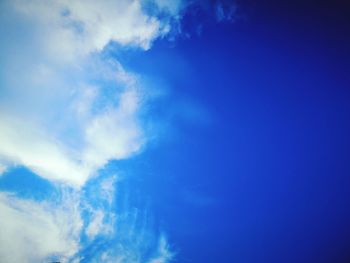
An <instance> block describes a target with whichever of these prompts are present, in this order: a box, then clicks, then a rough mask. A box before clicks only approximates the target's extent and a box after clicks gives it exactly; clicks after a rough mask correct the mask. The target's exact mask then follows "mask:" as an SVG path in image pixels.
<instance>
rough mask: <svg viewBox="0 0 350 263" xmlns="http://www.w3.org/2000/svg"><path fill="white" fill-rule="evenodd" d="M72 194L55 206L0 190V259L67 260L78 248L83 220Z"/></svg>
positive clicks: (10, 260)
mask: <svg viewBox="0 0 350 263" xmlns="http://www.w3.org/2000/svg"><path fill="white" fill-rule="evenodd" d="M74 201H75V200H74V198H72V196H71V197H70V198H69V199H67V200H64V201H62V202H61V203H60V204H59V205H58V206H57V204H54V203H52V202H41V203H38V202H34V201H29V200H22V199H19V198H17V197H15V196H13V195H11V194H9V193H0V213H1V217H0V224H1V229H0V257H1V260H2V261H3V262H14V263H16V262H41V261H42V260H44V259H45V258H47V257H48V256H50V255H56V256H58V257H59V258H61V260H62V262H66V259H68V258H69V257H70V256H72V255H74V254H75V253H76V252H77V251H78V249H79V234H80V230H81V228H82V220H81V217H80V213H79V212H78V207H77V203H76V202H74Z"/></svg>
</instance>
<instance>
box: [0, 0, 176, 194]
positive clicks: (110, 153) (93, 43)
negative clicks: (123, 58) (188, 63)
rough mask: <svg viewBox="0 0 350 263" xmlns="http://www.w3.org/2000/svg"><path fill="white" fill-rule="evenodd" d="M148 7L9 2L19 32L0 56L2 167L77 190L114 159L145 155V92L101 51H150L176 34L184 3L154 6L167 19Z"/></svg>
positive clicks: (7, 20)
mask: <svg viewBox="0 0 350 263" xmlns="http://www.w3.org/2000/svg"><path fill="white" fill-rule="evenodd" d="M148 2H149V1H148ZM145 4H146V1H138V0H134V1H128V0H118V1H115V0H105V1H92V0H88V1H82V0H75V1H66V0H54V1H44V2H43V1H39V0H29V1H24V0H15V1H4V2H3V3H2V4H1V5H2V10H3V11H2V12H3V13H2V15H1V17H0V19H1V22H2V24H3V25H4V26H5V27H6V28H7V30H10V31H11V34H12V35H13V37H11V38H6V39H5V41H4V42H3V43H2V46H1V51H0V52H1V53H2V54H1V55H2V57H3V59H4V61H3V62H2V63H3V66H2V67H1V75H2V76H3V79H2V84H3V85H2V88H1V91H0V92H1V95H2V96H1V98H0V102H1V107H0V110H1V123H0V125H1V131H0V163H2V166H1V167H5V165H6V167H11V166H13V165H24V166H26V167H28V168H29V169H31V170H32V171H34V172H35V173H37V174H38V175H40V176H42V177H44V178H46V179H49V180H52V181H62V182H65V183H68V184H71V185H75V186H78V187H79V186H81V185H83V184H84V183H85V182H86V180H87V179H88V178H90V177H91V175H93V174H94V173H95V172H96V171H97V170H98V169H99V168H101V167H103V166H104V165H105V164H106V163H107V162H108V161H109V160H112V159H116V160H118V159H124V158H127V157H129V156H131V155H133V154H135V153H137V152H139V151H140V149H142V147H143V145H144V143H145V142H146V141H147V138H146V137H145V136H144V134H143V129H142V125H140V119H139V113H140V112H141V110H142V103H143V101H144V100H145V98H146V97H147V92H146V91H145V90H142V88H141V85H139V82H138V78H137V76H136V75H135V74H132V73H130V72H127V71H125V70H124V69H123V66H122V65H121V64H120V63H119V62H118V61H117V60H116V59H115V58H109V59H105V58H104V57H103V55H102V51H103V50H104V48H105V47H106V46H107V45H108V44H109V43H112V42H114V43H118V44H119V45H121V46H132V47H136V48H141V49H148V48H150V46H151V44H152V41H154V40H155V39H156V38H158V37H161V36H163V35H164V34H166V33H167V32H168V31H169V28H170V22H169V19H166V17H168V18H169V17H176V16H177V12H179V10H180V1H175V2H172V1H164V0H157V1H155V2H154V4H155V5H156V6H157V10H158V11H159V12H161V13H162V14H164V13H165V14H167V15H166V16H164V15H162V17H163V18H162V19H160V18H158V17H157V14H153V15H149V14H147V13H146V12H145V8H144V5H145ZM4 10H6V11H4ZM5 12H6V13H7V14H8V15H4V13H5ZM19 29H20V30H19ZM1 33H2V34H4V33H5V32H1ZM9 51H11V52H9ZM1 170H4V168H2V169H1Z"/></svg>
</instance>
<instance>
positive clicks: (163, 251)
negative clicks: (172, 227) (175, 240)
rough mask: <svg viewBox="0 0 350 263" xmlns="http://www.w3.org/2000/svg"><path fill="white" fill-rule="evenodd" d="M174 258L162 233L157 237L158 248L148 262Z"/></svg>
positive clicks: (156, 262) (161, 262) (160, 262)
mask: <svg viewBox="0 0 350 263" xmlns="http://www.w3.org/2000/svg"><path fill="white" fill-rule="evenodd" d="M173 258H174V253H173V252H171V251H170V250H169V245H168V242H167V240H166V238H165V236H164V235H162V236H161V237H160V239H159V244H158V250H157V253H156V256H154V257H153V258H152V259H151V260H150V261H149V262H148V263H166V262H169V261H170V260H171V259H173Z"/></svg>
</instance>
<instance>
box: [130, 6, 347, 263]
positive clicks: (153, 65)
mask: <svg viewBox="0 0 350 263" xmlns="http://www.w3.org/2000/svg"><path fill="white" fill-rule="evenodd" d="M236 5H237V7H238V9H237V12H236V18H235V21H233V22H223V23H217V21H216V20H215V17H214V15H213V14H212V13H210V12H209V11H206V9H205V8H204V9H203V8H202V9H201V8H198V10H194V9H192V11H191V12H188V14H187V15H186V16H185V20H184V31H186V30H189V32H192V34H191V35H190V37H189V38H190V39H189V40H188V39H184V40H179V41H178V42H177V43H175V44H174V45H175V47H173V48H172V47H170V48H169V44H167V43H165V42H166V41H159V42H157V43H156V44H155V46H154V49H152V50H150V51H148V52H147V53H146V54H143V55H141V56H140V54H137V56H138V58H139V59H138V61H137V63H136V62H135V63H134V62H132V61H133V59H132V55H131V57H129V58H128V59H129V62H127V61H126V62H125V63H129V66H130V67H131V68H134V69H136V70H137V71H138V72H144V73H147V74H148V75H152V74H153V75H154V76H156V75H157V74H159V75H158V76H162V78H164V79H166V80H167V81H168V82H169V85H170V86H171V87H172V92H173V94H172V95H171V99H172V100H170V99H169V103H164V105H159V106H158V107H155V108H154V109H151V110H153V111H154V113H155V114H158V115H159V118H161V119H162V118H163V119H165V120H166V121H167V122H169V123H173V121H174V120H175V121H174V122H175V123H176V124H174V126H175V130H176V132H174V134H173V136H172V138H171V139H168V140H167V141H166V142H162V143H159V145H157V146H156V147H153V148H151V149H149V150H147V151H146V152H145V153H143V155H142V158H141V157H140V158H136V159H135V160H133V161H132V163H133V165H131V168H130V169H131V170H132V169H133V168H132V167H136V168H134V169H135V170H136V171H135V173H137V171H138V172H140V171H142V173H143V176H142V177H139V178H143V179H142V181H141V180H140V181H139V182H135V185H136V184H139V185H142V187H140V188H142V189H143V191H145V192H146V193H147V194H148V195H150V199H151V200H154V202H153V206H154V208H155V209H154V211H156V212H157V218H161V222H160V224H161V225H163V227H164V229H166V230H167V233H168V236H169V240H170V243H171V244H172V249H173V250H174V251H175V252H177V256H176V260H175V261H174V262H181V263H182V262H183V263H185V262H220V263H224V262H227V263H231V262H232V263H254V262H258V263H260V262H266V263H275V262H276V263H288V262H290V263H292V262H297V263H303V262H305V263H313V262H315V263H316V262H319V263H333V262H341V263H343V262H344V263H345V262H350V151H349V149H350V148H349V147H350V71H349V70H350V8H349V4H348V3H347V1H269V0H266V1H253V0H251V1H241V2H237V3H236ZM194 32H197V33H198V34H197V33H194ZM182 97H186V98H193V99H195V100H196V101H197V102H198V103H200V104H201V105H202V107H203V108H205V109H206V110H207V111H208V112H209V115H210V116H209V117H208V116H204V117H203V118H204V119H206V118H207V121H199V122H196V121H195V120H196V119H198V116H203V114H204V113H203V112H201V111H199V112H197V113H196V114H197V115H195V114H194V115H195V117H194V118H193V119H195V120H192V119H191V117H188V118H187V119H186V118H180V117H176V116H177V115H176V114H173V115H171V116H165V115H166V114H165V113H164V112H167V111H169V108H171V107H174V108H175V110H174V111H175V112H177V111H181V105H182V104H180V106H173V104H174V101H175V100H176V99H174V98H177V100H181V99H179V98H182ZM192 113H193V112H192ZM204 115H205V114H204ZM174 116H175V117H174ZM192 117H193V115H192ZM173 128H174V127H173ZM135 187H136V188H137V186H135Z"/></svg>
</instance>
